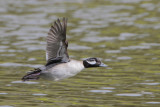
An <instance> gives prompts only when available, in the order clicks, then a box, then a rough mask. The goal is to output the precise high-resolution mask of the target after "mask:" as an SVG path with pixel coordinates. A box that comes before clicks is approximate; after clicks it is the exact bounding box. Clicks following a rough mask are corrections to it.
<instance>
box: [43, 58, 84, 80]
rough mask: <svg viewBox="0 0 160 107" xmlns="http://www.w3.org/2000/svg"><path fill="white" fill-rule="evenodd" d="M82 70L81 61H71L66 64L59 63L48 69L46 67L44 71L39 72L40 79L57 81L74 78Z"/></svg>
mask: <svg viewBox="0 0 160 107" xmlns="http://www.w3.org/2000/svg"><path fill="white" fill-rule="evenodd" d="M83 69H84V65H83V62H82V61H77V60H73V59H72V60H70V61H69V62H68V63H61V64H58V65H55V66H53V67H49V68H47V67H46V69H45V70H43V71H42V72H41V74H40V77H42V78H44V79H48V80H54V81H58V80H62V79H66V78H69V77H72V76H75V75H76V74H77V73H79V72H80V71H81V70H83Z"/></svg>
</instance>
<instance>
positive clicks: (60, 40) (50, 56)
mask: <svg viewBox="0 0 160 107" xmlns="http://www.w3.org/2000/svg"><path fill="white" fill-rule="evenodd" d="M66 30H67V18H63V20H62V22H60V20H59V19H57V21H55V22H54V25H52V26H51V28H50V30H49V33H48V36H47V48H46V60H47V62H48V63H49V62H50V61H51V60H54V59H57V58H58V59H61V62H68V61H69V56H68V53H67V47H68V42H67V41H66Z"/></svg>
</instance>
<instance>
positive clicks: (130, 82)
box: [0, 0, 160, 107]
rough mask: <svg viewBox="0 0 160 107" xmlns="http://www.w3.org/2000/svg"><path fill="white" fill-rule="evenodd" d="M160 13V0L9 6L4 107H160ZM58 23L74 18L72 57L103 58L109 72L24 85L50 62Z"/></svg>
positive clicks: (2, 62) (5, 12) (0, 102)
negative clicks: (51, 34)
mask: <svg viewBox="0 0 160 107" xmlns="http://www.w3.org/2000/svg"><path fill="white" fill-rule="evenodd" d="M159 13H160V2H159V1H158V0H101V1H97V0H92V1H91V0H77V1H76V0H67V1H66V0H54V1H53V0H45V1H43V0H34V1H33V0H14V1H13V0H8V1H6V0H1V1H0V23H1V24H0V81H1V82H0V86H1V87H0V107H152V106H153V107H159V105H160V67H159V65H160V14H159ZM58 17H68V19H69V21H68V29H67V38H68V40H69V43H70V44H69V54H70V57H71V58H74V59H78V60H81V59H83V58H87V57H99V58H101V59H102V61H103V62H104V63H106V64H107V65H108V67H106V68H91V69H85V70H83V71H82V72H81V73H79V74H78V75H76V76H75V77H72V78H69V79H65V80H63V81H59V82H53V81H47V80H42V79H40V80H38V81H28V82H22V81H21V77H22V76H23V75H24V74H25V73H26V72H27V71H29V70H31V69H33V68H37V67H39V66H41V65H43V64H45V63H46V62H45V45H46V42H45V38H46V36H47V33H48V30H49V27H50V25H51V23H52V22H53V21H55V20H56V19H57V18H58Z"/></svg>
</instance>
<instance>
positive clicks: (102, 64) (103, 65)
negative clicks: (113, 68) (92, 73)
mask: <svg viewBox="0 0 160 107" xmlns="http://www.w3.org/2000/svg"><path fill="white" fill-rule="evenodd" d="M99 67H107V65H106V64H104V63H101V64H100V65H99Z"/></svg>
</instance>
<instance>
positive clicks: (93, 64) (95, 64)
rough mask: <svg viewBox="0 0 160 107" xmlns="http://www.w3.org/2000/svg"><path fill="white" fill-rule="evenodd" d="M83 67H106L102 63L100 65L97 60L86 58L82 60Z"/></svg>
mask: <svg viewBox="0 0 160 107" xmlns="http://www.w3.org/2000/svg"><path fill="white" fill-rule="evenodd" d="M83 65H84V67H85V68H89V67H107V65H105V64H104V63H102V62H101V61H100V60H99V59H98V58H88V59H85V60H83Z"/></svg>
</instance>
